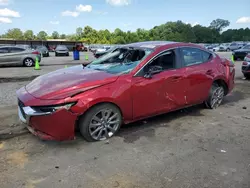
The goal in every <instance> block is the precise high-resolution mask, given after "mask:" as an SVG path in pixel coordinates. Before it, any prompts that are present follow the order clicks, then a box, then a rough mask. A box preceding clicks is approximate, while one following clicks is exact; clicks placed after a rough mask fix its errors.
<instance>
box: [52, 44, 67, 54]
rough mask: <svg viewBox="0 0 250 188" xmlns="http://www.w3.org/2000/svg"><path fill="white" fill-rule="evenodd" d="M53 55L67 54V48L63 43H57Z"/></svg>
mask: <svg viewBox="0 0 250 188" xmlns="http://www.w3.org/2000/svg"><path fill="white" fill-rule="evenodd" d="M55 56H69V49H68V48H67V46H65V45H58V46H57V47H56V49H55Z"/></svg>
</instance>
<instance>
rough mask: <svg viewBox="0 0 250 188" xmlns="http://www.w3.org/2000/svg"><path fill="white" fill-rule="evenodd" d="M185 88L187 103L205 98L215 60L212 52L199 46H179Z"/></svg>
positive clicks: (212, 75) (195, 102)
mask: <svg viewBox="0 0 250 188" xmlns="http://www.w3.org/2000/svg"><path fill="white" fill-rule="evenodd" d="M180 53H181V58H182V62H183V66H184V67H185V80H186V82H187V90H186V93H185V96H186V99H187V103H188V104H189V105H193V104H197V103H199V102H203V101H205V100H206V99H207V97H208V94H209V91H210V88H211V85H212V82H213V77H214V71H215V70H214V68H215V67H214V64H215V62H214V61H215V60H214V57H213V54H212V53H210V52H207V51H204V50H201V49H199V48H191V47H183V48H180Z"/></svg>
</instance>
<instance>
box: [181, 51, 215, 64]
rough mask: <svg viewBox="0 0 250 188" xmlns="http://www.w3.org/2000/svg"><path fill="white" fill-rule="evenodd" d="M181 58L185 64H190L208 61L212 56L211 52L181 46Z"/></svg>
mask: <svg viewBox="0 0 250 188" xmlns="http://www.w3.org/2000/svg"><path fill="white" fill-rule="evenodd" d="M180 50H181V54H182V59H183V62H184V65H185V66H191V65H196V64H201V63H205V62H208V61H209V60H211V58H212V54H211V53H209V52H206V51H204V50H200V49H198V48H189V47H184V48H181V49H180Z"/></svg>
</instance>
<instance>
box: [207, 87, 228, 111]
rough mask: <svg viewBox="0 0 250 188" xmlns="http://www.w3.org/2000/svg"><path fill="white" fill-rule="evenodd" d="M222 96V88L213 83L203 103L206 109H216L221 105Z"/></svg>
mask: <svg viewBox="0 0 250 188" xmlns="http://www.w3.org/2000/svg"><path fill="white" fill-rule="evenodd" d="M224 95H225V89H224V88H223V86H220V85H218V84H216V83H213V85H212V87H211V89H210V92H209V97H208V99H207V100H206V101H205V105H206V107H207V108H209V109H216V108H217V107H218V106H220V104H221V103H222V101H223V98H224Z"/></svg>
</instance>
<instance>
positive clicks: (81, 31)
mask: <svg viewBox="0 0 250 188" xmlns="http://www.w3.org/2000/svg"><path fill="white" fill-rule="evenodd" d="M76 37H77V39H78V40H79V39H81V38H82V37H83V29H82V28H81V27H78V28H76Z"/></svg>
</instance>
